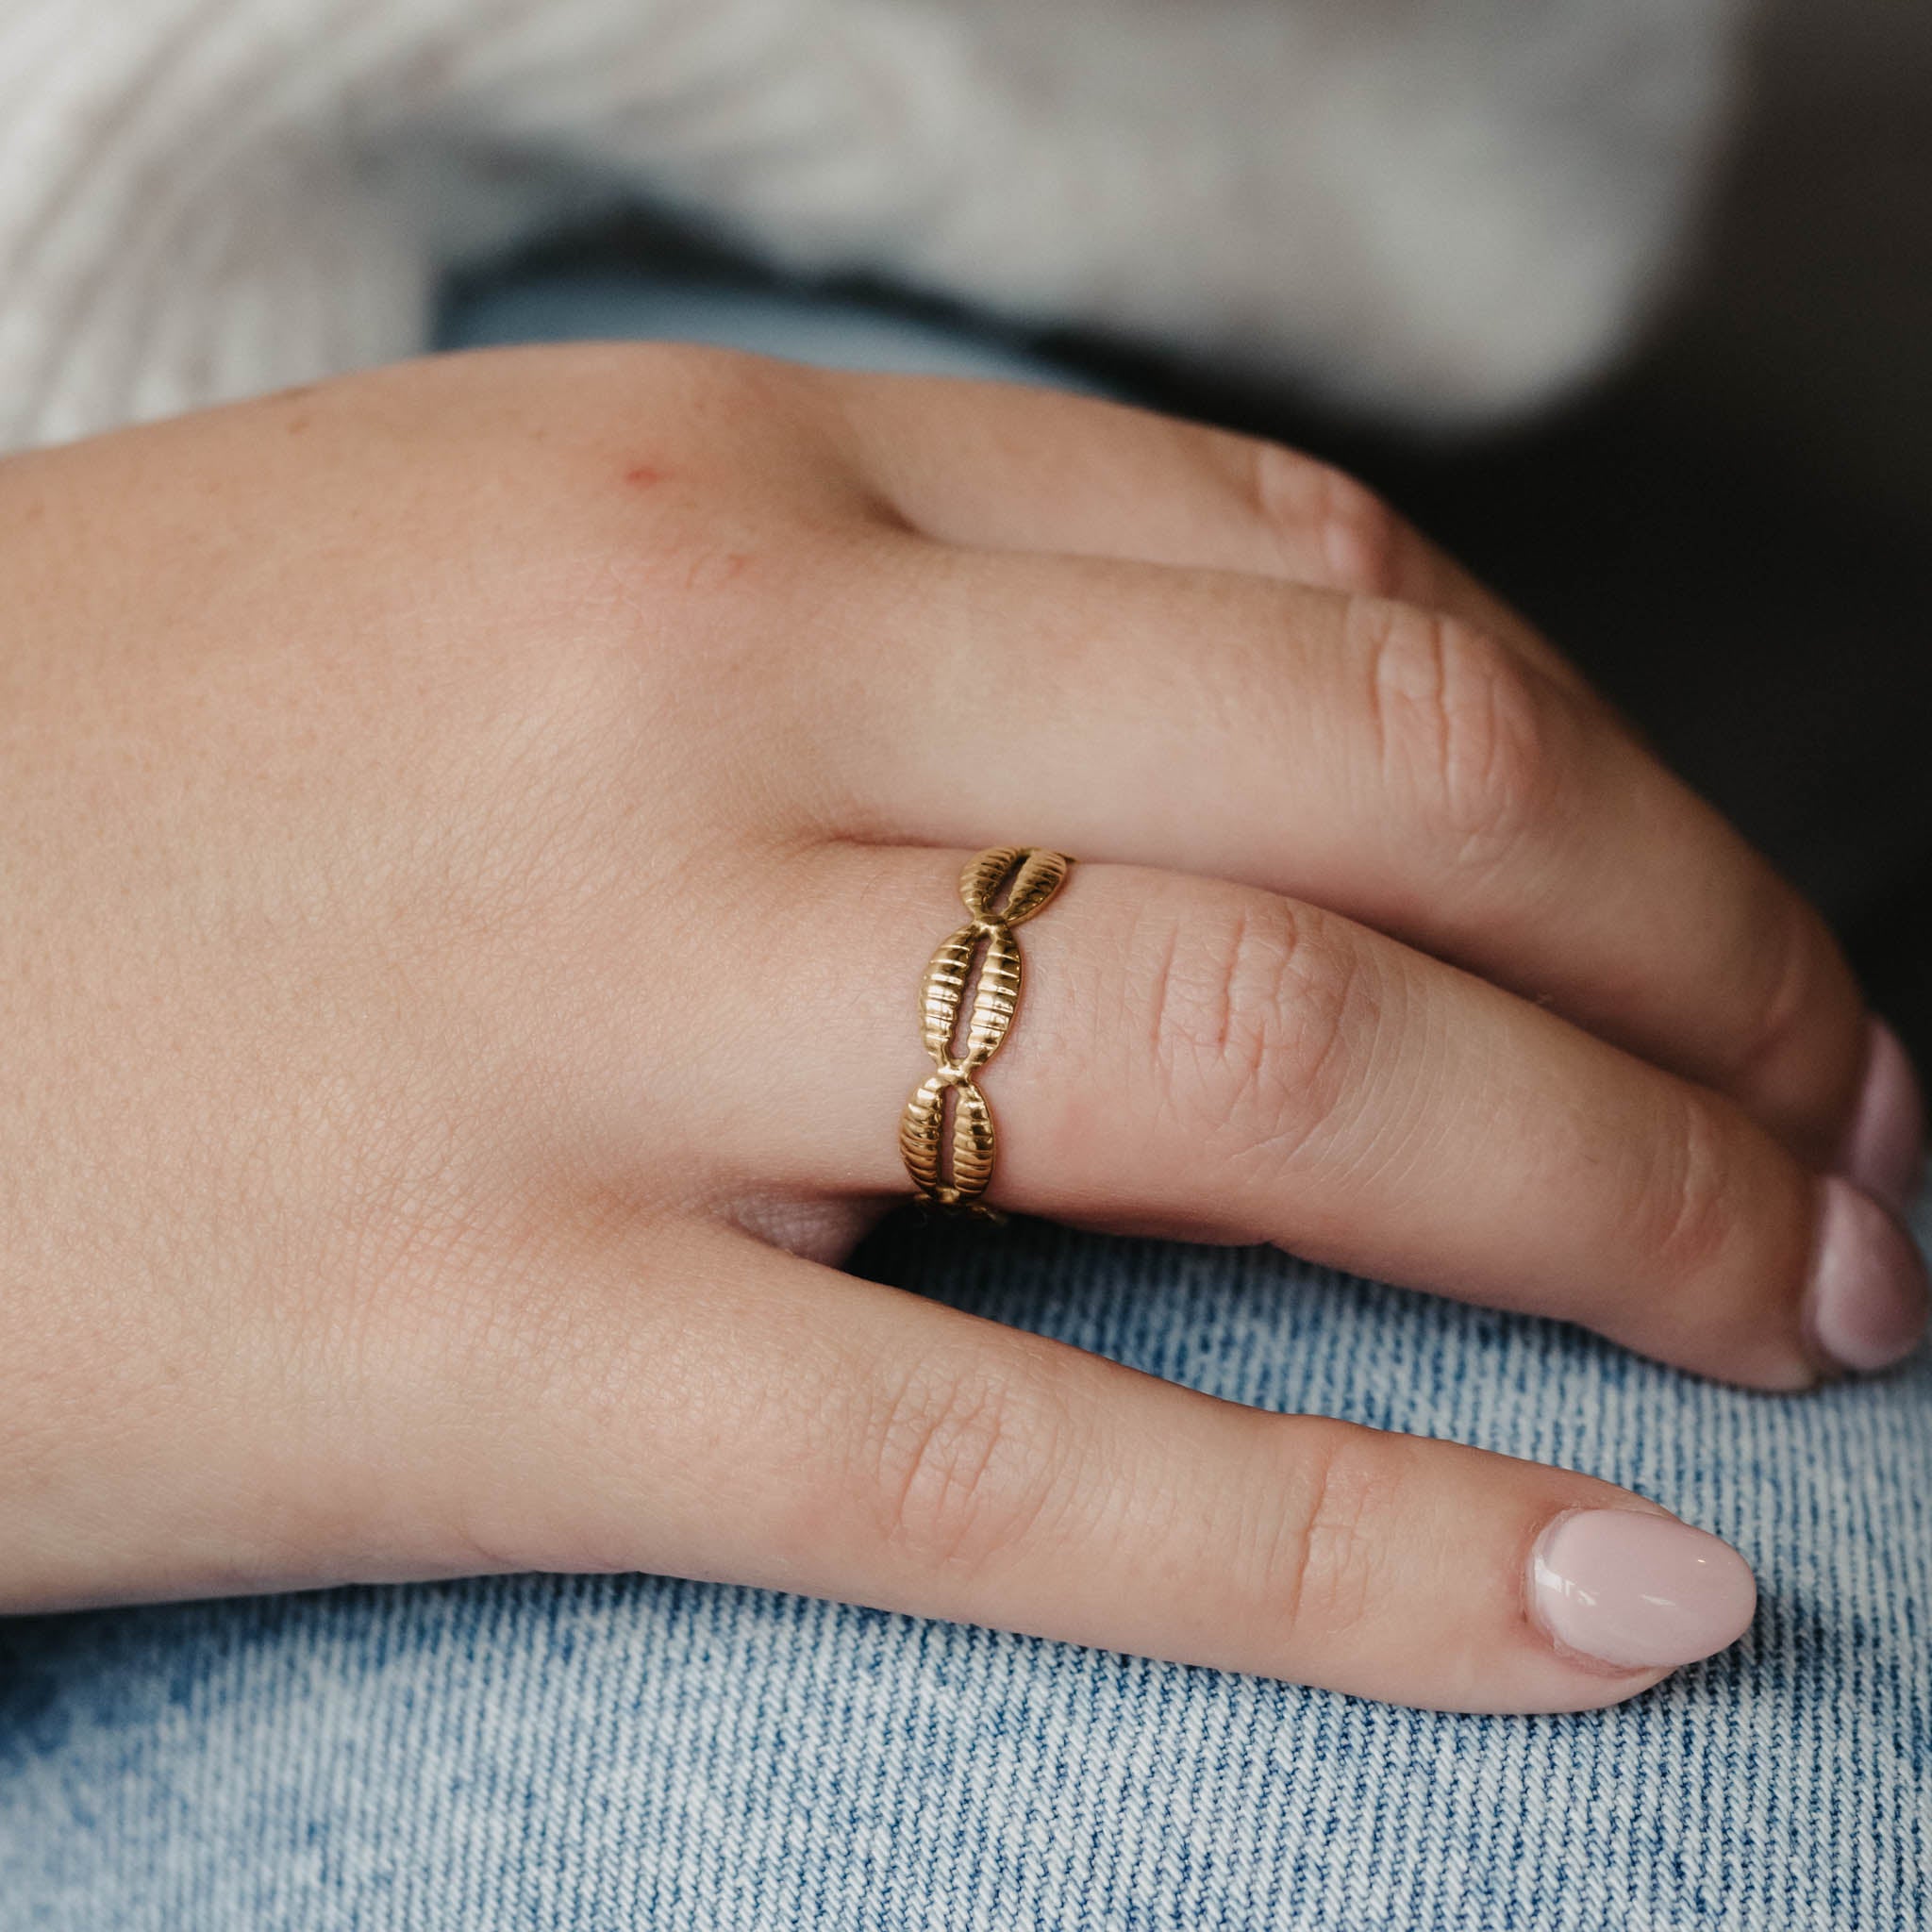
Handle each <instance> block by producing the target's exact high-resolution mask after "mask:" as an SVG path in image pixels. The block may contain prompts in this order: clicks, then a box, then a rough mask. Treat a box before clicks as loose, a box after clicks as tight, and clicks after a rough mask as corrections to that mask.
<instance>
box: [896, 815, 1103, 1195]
mask: <svg viewBox="0 0 1932 1932" xmlns="http://www.w3.org/2000/svg"><path fill="white" fill-rule="evenodd" d="M1072 863H1073V861H1072V860H1071V859H1069V858H1066V857H1064V856H1063V855H1062V854H1060V853H1058V852H1044V851H1036V850H1035V849H1033V848H1032V847H1030V846H1020V845H1003V846H996V847H994V848H993V849H992V850H991V851H988V852H982V853H980V854H979V855H978V857H977V858H974V859H973V860H972V861H971V863H969V864H968V865H967V867H966V869H965V871H964V872H963V873H961V874H960V875H959V897H960V900H961V902H962V903H963V904H964V906H965V908H966V910H967V911H968V912H969V913H971V914H972V915H973V917H972V923H971V924H967V925H962V926H961V927H959V929H958V931H957V932H954V933H951V934H949V935H948V936H947V937H946V938H945V939H944V940H943V941H941V944H940V947H939V950H938V951H937V952H936V953H934V955H933V956H932V961H931V963H930V964H929V965H928V966H927V967H926V969H925V977H924V980H923V981H922V982H921V983H920V992H919V1019H920V1030H921V1034H922V1036H923V1038H924V1042H925V1050H926V1052H927V1053H928V1054H930V1055H931V1056H932V1061H933V1065H934V1067H935V1068H936V1069H937V1070H938V1071H937V1072H935V1073H933V1074H929V1075H928V1076H927V1077H926V1078H925V1079H924V1080H923V1081H921V1082H920V1084H919V1087H918V1089H917V1090H916V1091H914V1093H913V1095H912V1098H911V1099H910V1100H908V1102H907V1103H906V1112H905V1114H904V1116H903V1118H902V1119H901V1120H900V1123H899V1151H900V1154H901V1155H902V1156H903V1157H904V1158H905V1162H906V1171H907V1173H908V1174H910V1175H911V1176H912V1181H913V1185H914V1186H915V1187H917V1188H918V1189H919V1191H920V1192H921V1193H923V1194H924V1195H926V1196H927V1197H928V1198H929V1199H931V1200H934V1201H938V1202H941V1203H942V1204H943V1205H945V1206H947V1207H955V1206H958V1205H959V1204H961V1203H964V1202H970V1201H972V1200H974V1199H975V1198H976V1197H977V1196H978V1195H980V1194H982V1193H984V1192H985V1191H986V1188H987V1184H988V1183H989V1182H990V1181H991V1179H992V1165H993V1148H994V1136H993V1124H992V1110H991V1108H989V1107H988V1106H987V1104H986V1096H985V1095H984V1094H983V1093H982V1092H980V1091H979V1089H978V1087H977V1086H976V1085H975V1084H974V1079H973V1075H974V1074H975V1073H976V1072H978V1070H979V1069H980V1068H981V1067H983V1066H985V1064H986V1063H987V1061H988V1060H990V1059H991V1058H992V1057H993V1055H994V1054H995V1053H997V1052H998V1051H999V1048H1000V1042H1001V1041H1004V1040H1005V1039H1006V1037H1007V1033H1008V1029H1009V1028H1010V1027H1011V1025H1012V1024H1013V1014H1014V1011H1015V1009H1016V1008H1018V1006H1019V1003H1020V986H1021V979H1022V969H1021V960H1020V944H1019V941H1017V940H1016V939H1014V937H1013V927H1014V926H1016V925H1019V924H1023V923H1024V921H1026V920H1028V919H1031V918H1032V917H1033V916H1034V914H1035V913H1037V912H1039V911H1040V910H1041V908H1043V907H1044V906H1045V905H1046V903H1047V901H1048V900H1050V899H1051V898H1052V897H1053V895H1054V894H1055V893H1056V892H1057V891H1059V889H1060V886H1061V885H1062V883H1064V881H1065V879H1066V876H1067V870H1068V868H1069V866H1071V864H1072ZM969 990H970V995H971V996H970V998H969V996H968V995H969Z"/></svg>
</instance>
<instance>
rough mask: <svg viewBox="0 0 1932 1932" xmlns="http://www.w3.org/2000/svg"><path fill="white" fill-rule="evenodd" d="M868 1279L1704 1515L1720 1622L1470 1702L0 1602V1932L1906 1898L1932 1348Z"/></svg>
mask: <svg viewBox="0 0 1932 1932" xmlns="http://www.w3.org/2000/svg"><path fill="white" fill-rule="evenodd" d="M862 1258H863V1259H864V1260H865V1262H866V1265H867V1267H868V1269H869V1272H872V1273H874V1274H878V1275H880V1276H881V1277H882V1278H886V1279H891V1280H896V1281H900V1282H903V1283H905V1284H907V1285H908V1286H911V1287H914V1288H916V1289H918V1290H920V1291H924V1292H926V1293H931V1294H934V1295H937V1296H940V1297H941V1298H943V1299H945V1300H947V1301H951V1302H954V1303H956V1304H958V1306H960V1307H970V1308H973V1309H975V1310H977V1311H979V1312H981V1313H983V1314H987V1315H991V1316H993V1317H996V1318H997V1319H999V1320H1002V1321H1008V1322H1013V1323H1017V1324H1021V1325H1023V1326H1026V1327H1030V1328H1035V1329H1038V1330H1040V1331H1041V1332H1042V1333H1046V1334H1051V1335H1057V1336H1059V1337H1061V1338H1062V1339H1064V1340H1066V1341H1073V1342H1075V1343H1078V1344H1079V1345H1080V1346H1082V1347H1086V1348H1092V1349H1097V1350H1099V1351H1100V1352H1101V1353H1103V1354H1106V1355H1109V1356H1113V1357H1117V1358H1118V1359H1120V1360H1122V1361H1125V1362H1129V1363H1132V1364H1133V1365H1135V1366H1136V1367H1139V1368H1142V1369H1146V1370H1149V1371H1151V1372H1152V1373H1154V1374H1160V1375H1166V1376H1170V1377H1172V1378H1174V1380H1177V1381H1181V1382H1187V1383H1191V1384H1192V1385H1193V1386H1195V1387H1197V1388H1201V1389H1206V1390H1210V1391H1213V1392H1214V1393H1216V1394H1220V1395H1224V1396H1229V1397H1232V1398H1233V1399H1235V1400H1237V1401H1241V1402H1252V1403H1258V1404H1262V1405H1264V1406H1267V1407H1274V1408H1281V1409H1304V1408H1307V1409H1319V1410H1324V1411H1327V1412H1329V1413H1332V1414H1338V1415H1343V1416H1348V1417H1352V1418H1354V1419H1356V1420H1357V1421H1361V1422H1367V1423H1373V1424H1377V1425H1380V1426H1383V1427H1389V1428H1398V1429H1407V1430H1411V1431H1414V1432H1416V1433H1419V1434H1423V1435H1435V1436H1444V1437H1452V1438H1454V1439H1456V1440H1457V1441H1467V1442H1474V1443H1478V1444H1481V1445H1482V1446H1484V1447H1487V1448H1491V1449H1499V1450H1504V1451H1507V1452H1508V1453H1509V1454H1512V1455H1517V1456H1529V1457H1538V1458H1541V1459H1546V1460H1549V1461H1552V1462H1557V1463H1565V1464H1569V1465H1572V1466H1574V1467H1576V1468H1580V1469H1585V1470H1590V1471H1592V1472H1594V1473H1596V1474H1601V1475H1605V1476H1607V1477H1609V1478H1611V1479H1612V1480H1614V1481H1617V1482H1622V1483H1626V1484H1628V1485H1629V1486H1630V1487H1631V1488H1633V1489H1636V1490H1639V1491H1642V1492H1644V1493H1646V1494H1648V1495H1652V1496H1655V1497H1657V1499H1658V1500H1659V1501H1662V1502H1665V1503H1667V1504H1669V1505H1670V1506H1671V1507H1673V1508H1674V1509H1676V1510H1678V1511H1679V1512H1680V1513H1682V1514H1683V1515H1685V1516H1686V1517H1688V1518H1689V1519H1690V1520H1691V1522H1693V1523H1698V1524H1704V1525H1706V1526H1707V1527H1708V1528H1711V1529H1714V1530H1716V1531H1718V1532H1719V1533H1720V1534H1722V1535H1724V1536H1726V1537H1728V1538H1730V1539H1731V1540H1732V1541H1735V1542H1736V1543H1737V1544H1738V1545H1739V1546H1740V1548H1741V1549H1742V1550H1744V1551H1745V1553H1746V1554H1747V1555H1748V1556H1749V1557H1751V1558H1752V1560H1753V1562H1754V1563H1755V1564H1756V1565H1757V1571H1758V1576H1759V1581H1760V1585H1761V1588H1762V1592H1763V1595H1762V1604H1761V1607H1760V1611H1759V1614H1758V1618H1757V1624H1756V1625H1755V1627H1754V1628H1753V1629H1752V1630H1751V1631H1750V1632H1749V1633H1748V1634H1747V1635H1746V1636H1745V1638H1744V1639H1743V1641H1741V1642H1740V1644H1739V1645H1738V1646H1737V1647H1736V1648H1734V1649H1733V1650H1731V1651H1729V1652H1726V1653H1725V1654H1724V1655H1723V1656H1721V1657H1716V1658H1713V1659H1711V1660H1710V1661H1709V1662H1707V1663H1706V1664H1703V1665H1697V1666H1693V1667H1691V1669H1689V1670H1687V1671H1684V1672H1681V1673H1679V1674H1677V1675H1675V1676H1674V1677H1672V1678H1669V1679H1667V1680H1666V1681H1665V1683H1664V1684H1662V1685H1661V1686H1660V1687H1659V1688H1658V1689H1657V1690H1656V1691H1652V1692H1650V1693H1649V1694H1647V1695H1646V1696H1643V1697H1641V1698H1639V1699H1637V1700H1636V1701H1635V1702H1633V1703H1630V1704H1627V1705H1623V1706H1620V1707H1616V1708H1614V1709H1611V1710H1607V1711H1600V1712H1591V1713H1588V1714H1584V1715H1577V1716H1559V1717H1533V1718H1482V1717H1456V1716H1442V1715H1436V1714H1428V1713H1420V1712H1414V1711H1405V1710H1396V1709H1390V1708H1386V1707H1380V1706H1376V1705H1371V1704H1366V1703H1360V1702H1356V1701H1353V1700H1350V1699H1346V1698H1342V1697H1338V1696H1335V1695H1332V1694H1329V1693H1326V1692H1322V1691H1305V1690H1301V1689H1297V1688H1295V1687H1293V1686H1291V1685H1285V1684H1277V1683H1272V1682H1265V1681H1263V1680H1260V1679H1257V1678H1248V1677H1239V1676H1232V1675H1227V1674H1222V1673H1218V1672H1214V1671H1208V1670H1195V1669H1188V1668H1184V1667H1181V1666H1177V1665H1173V1664H1160V1663H1150V1662H1147V1661H1145V1660H1143V1659H1140V1658H1135V1657H1121V1656H1116V1655H1112V1654H1109V1653H1104V1652H1092V1651H1083V1650H1078V1649H1074V1648H1072V1647H1070V1646H1066V1645H1060V1644H1053V1643H1046V1642H1041V1641H1034V1640H1030V1639H1027V1638H1021V1637H1010V1636H1003V1635H998V1634H995V1633H992V1632H989V1631H985V1630H978V1629H972V1628H966V1627H962V1626H958V1625H951V1624H932V1623H924V1622H921V1621H919V1620H916V1619H912V1618H907V1617H899V1616H888V1615H882V1614H880V1613H878V1612H875V1611H871V1610H863V1609H854V1608H850V1607H842V1606H838V1605H832V1604H824V1603H817V1602H811V1601H807V1600H804V1599H800V1598H794V1597H788V1596H781V1595H775V1594H771V1593H766V1592H761V1591H746V1590H735V1589H724V1588H718V1587H714V1586H708V1585H698V1584H690V1583H679V1582H672V1581H666V1580H662V1579H655V1578H648V1577H601V1578H573V1577H563V1578H551V1577H524V1578H508V1579H494V1580H486V1581H479V1582H474V1583H465V1584H454V1585H436V1586H428V1587H419V1588H411V1589H380V1590H373V1589H372V1590H363V1589H358V1590H345V1591H326V1592H318V1593H313V1594H308V1595H304V1596H295V1597H286V1598H271V1599H264V1600H258V1601H238V1602H224V1603H214V1604H204V1605H189V1606H179V1607H159V1608H152V1609H142V1610H123V1611H113V1612H106V1613H89V1614H85V1615H77V1616H68V1617H49V1618H39V1619H30V1620H20V1621H15V1622H13V1623H11V1624H0V1926H4V1927H5V1928H6V1932H16V1928H20V1932H25V1928H28V1927H32V1928H35V1932H351V1928H354V1932H372V1928H391V1927H393V1928H397V1932H419V1928H420V1932H432V1928H434V1932H443V1928H458V1927H460V1928H465V1932H469V1928H488V1932H497V1928H506V1932H507V1928H512V1927H514V1928H529V1932H538V1928H545V1932H553V1928H571V1932H579V1928H582V1932H590V1928H595V1932H618V1928H625V1932H630V1928H637V1927H650V1928H654V1932H655V1928H660V1927H661V1928H664V1932H793V1928H798V1932H804V1928H807V1927H814V1928H824V1932H861V1928H862V1932H941V1928H944V1932H953V1928H960V1932H965V1928H974V1932H980V1928H983V1932H1209V1928H1213V1932H1223V1928H1241V1932H1259V1928H1275V1927H1280V1928H1294V1932H1452V1928H1453V1932H1607V1928H1612V1927H1614V1928H1616V1932H1692V1928H1697V1932H1704V1928H1719V1927H1723V1928H1726V1932H1894V1928H1914V1927H1920V1926H1924V1925H1926V1924H1932V1878H1928V1860H1927V1852H1928V1845H1927V1839H1928V1835H1932V1644H1928V1641H1927V1640H1928V1636H1932V1631H1928V1627H1927V1606H1928V1604H1932V1366H1928V1363H1927V1361H1926V1359H1925V1358H1924V1357H1919V1358H1918V1359H1916V1360H1915V1361H1914V1362H1912V1363H1911V1364H1909V1365H1908V1366H1907V1368H1906V1369H1905V1370H1903V1371H1901V1372H1899V1373H1897V1374H1892V1375H1890V1376H1887V1377H1884V1378H1882V1379H1879V1380H1877V1381H1874V1382H1871V1383H1859V1384H1845V1385H1842V1386H1840V1387H1837V1388H1834V1389H1829V1390H1826V1391H1822V1392H1820V1393H1818V1394H1815V1395H1811V1396H1807V1397H1805V1398H1801V1399H1795V1400H1793V1399H1782V1398H1776V1397H1767V1396H1761V1395H1753V1394H1749V1393H1745V1392H1743V1391H1738V1390H1734V1389H1727V1388H1722V1387H1719V1386H1717V1385H1715V1384H1712V1383H1706V1382H1699V1381H1694V1380H1692V1379H1691V1378H1689V1377H1687V1376H1684V1375H1680V1374H1675V1373H1674V1372H1673V1371H1671V1370H1668V1369H1664V1368H1659V1367H1657V1366H1656V1365H1654V1364H1651V1363H1647V1362H1644V1361H1641V1360H1639V1359H1637V1358H1636V1357H1631V1356H1628V1355H1625V1354H1623V1353H1621V1352H1620V1351H1618V1350H1617V1349H1615V1348H1613V1347H1611V1346H1610V1345H1609V1344H1607V1343H1605V1342H1601V1341H1597V1340H1595V1339H1594V1338H1592V1337H1590V1336H1588V1335H1585V1334H1583V1333H1582V1332H1580V1331H1578V1330H1576V1329H1574V1328H1570V1327H1566V1326H1563V1325H1561V1324H1555V1323H1544V1322H1537V1321H1532V1320H1526V1319H1523V1318H1520V1317H1512V1316H1504V1315H1498V1314H1494V1313H1491V1312H1489V1311H1486V1310H1482V1309H1476V1308H1468V1307H1459V1306H1457V1305H1454V1304H1451V1303H1446V1302H1440V1301H1435V1300H1432V1299H1430V1298H1428V1297H1425V1296H1422V1295H1417V1294H1412V1293H1409V1292H1407V1291H1401V1290H1396V1289H1390V1288H1383V1287H1377V1286H1374V1285H1371V1284H1365V1283H1361V1282H1357V1281H1353V1280H1348V1279H1345V1278H1342V1277H1339V1276H1335V1275H1332V1274H1327V1273H1324V1272H1323V1271H1320V1270H1316V1269H1312V1268H1309V1267H1307V1266H1305V1265H1303V1264H1302V1263H1299V1262H1297V1261H1295V1260H1293V1259H1291V1258H1289V1257H1282V1256H1278V1255H1274V1254H1272V1253H1270V1252H1267V1251H1264V1250H1253V1249H1237V1250H1212V1249H1200V1248H1187V1247H1179V1246H1167V1245H1162V1244H1157V1243H1151V1242H1137V1241H1108V1240H1106V1239H1103V1238H1100V1237H1094V1236H1084V1235H1076V1234H1073V1233H1070V1232H1067V1231H1064V1230H1059V1229H1055V1228H1050V1227H1046V1226H1042V1225H1039V1224H1024V1223H1021V1224H1013V1225H1011V1226H1009V1227H1007V1228H1004V1229H987V1230H981V1229H977V1228H961V1229H954V1230H929V1229H924V1228H922V1227H920V1226H918V1225H917V1224H900V1225H895V1226H892V1227H891V1228H889V1229H888V1231H887V1232H886V1234H885V1236H884V1237H883V1238H882V1239H881V1240H879V1241H876V1242H874V1245H873V1246H872V1247H871V1248H870V1249H869V1250H868V1252H867V1254H866V1256H865V1257H862Z"/></svg>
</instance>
